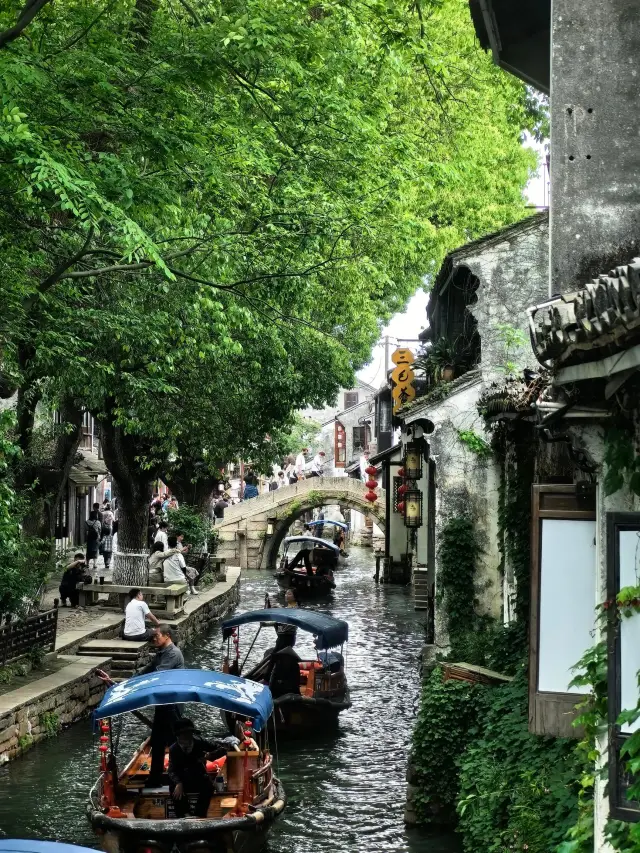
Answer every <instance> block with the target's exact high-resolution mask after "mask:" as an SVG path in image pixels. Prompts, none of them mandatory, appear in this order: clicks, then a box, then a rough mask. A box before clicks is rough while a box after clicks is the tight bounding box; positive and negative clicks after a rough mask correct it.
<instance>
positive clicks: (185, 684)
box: [87, 669, 286, 853]
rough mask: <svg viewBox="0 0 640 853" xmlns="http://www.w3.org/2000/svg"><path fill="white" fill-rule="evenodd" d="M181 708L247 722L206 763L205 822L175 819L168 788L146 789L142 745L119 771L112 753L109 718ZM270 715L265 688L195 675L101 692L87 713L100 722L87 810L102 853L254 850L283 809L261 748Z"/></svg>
mask: <svg viewBox="0 0 640 853" xmlns="http://www.w3.org/2000/svg"><path fill="white" fill-rule="evenodd" d="M185 702H197V703H200V704H204V705H208V706H210V707H213V708H218V709H220V710H222V711H226V712H229V713H232V714H234V716H235V718H236V719H238V720H248V721H249V722H245V723H244V725H245V728H244V733H243V740H242V741H240V745H239V746H237V747H234V748H230V750H229V752H228V753H227V755H226V757H225V756H223V758H222V759H219V760H218V762H216V763H214V764H213V766H211V767H210V766H209V764H207V772H208V773H209V774H210V775H211V776H212V781H214V780H215V781H216V783H219V784H217V787H216V792H215V793H214V794H213V796H212V798H211V802H210V804H209V810H208V812H207V816H206V818H194V817H186V818H177V817H175V811H174V806H173V799H172V797H171V795H170V792H169V787H168V785H163V786H162V787H160V788H147V787H146V783H147V779H148V776H149V769H150V765H151V756H150V747H149V741H148V740H146V741H145V742H144V743H143V744H142V745H141V746H140V748H139V749H137V750H136V751H135V753H134V754H133V756H132V757H131V759H130V760H129V762H128V763H127V764H126V766H125V767H124V768H123V769H122V770H121V771H118V765H117V756H116V754H115V749H114V739H113V736H112V729H111V722H110V720H111V718H112V717H114V716H117V715H120V714H123V713H126V712H135V713H139V709H141V708H146V707H149V706H153V705H166V704H181V703H185ZM272 713H273V701H272V698H271V693H270V692H269V688H268V687H265V686H264V685H261V684H256V683H255V682H254V681H249V680H247V679H244V678H236V677H234V676H232V675H227V674H224V673H220V672H211V671H206V670H201V669H174V670H168V671H163V672H154V673H152V674H150V675H139V676H136V677H135V678H130V679H128V680H127V681H123V682H121V683H120V684H116V685H115V686H114V687H112V688H111V689H110V690H108V691H107V693H106V694H105V696H104V699H103V700H102V702H101V703H100V705H99V707H98V708H97V710H96V711H94V718H95V720H97V721H101V722H100V730H101V733H102V736H101V738H100V741H101V745H100V750H101V768H100V776H99V777H98V780H97V782H96V784H95V785H94V786H93V788H92V789H91V793H90V797H89V800H90V802H89V806H88V809H87V812H88V817H89V821H90V823H91V826H92V827H93V830H94V832H95V833H96V835H98V836H100V838H101V842H102V847H103V849H104V850H106V851H108V853H138V851H142V850H143V849H144V850H145V851H147V850H148V851H149V853H186V851H191V850H193V851H195V850H196V849H197V850H198V851H202V853H214V851H216V853H217V851H224V853H250V852H251V851H257V850H260V849H261V847H262V846H263V844H264V843H265V840H266V836H267V833H268V831H269V829H270V828H271V826H272V824H273V823H274V821H275V820H276V819H277V818H278V816H279V815H280V814H281V813H282V811H283V809H284V808H285V805H286V798H285V794H284V790H283V788H282V785H281V784H280V782H279V781H278V779H277V778H276V777H275V775H274V773H273V765H272V758H271V753H270V752H269V747H268V740H267V737H268V733H267V721H268V719H269V717H270V716H271V715H272ZM220 765H222V766H220ZM214 774H215V775H214ZM220 776H222V780H221V779H220ZM163 781H167V780H166V778H165V780H163ZM222 782H223V783H222ZM187 796H188V797H189V799H191V795H187Z"/></svg>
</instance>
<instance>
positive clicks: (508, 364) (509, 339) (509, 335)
mask: <svg viewBox="0 0 640 853" xmlns="http://www.w3.org/2000/svg"><path fill="white" fill-rule="evenodd" d="M496 328H497V332H498V340H499V341H500V343H501V344H502V348H503V364H502V366H501V370H503V371H504V373H505V375H506V376H515V375H516V374H517V373H518V370H519V368H520V365H519V363H518V358H519V356H521V355H522V353H523V351H524V348H525V346H526V345H527V337H526V335H525V333H524V332H523V331H522V329H517V328H516V327H515V326H512V325H511V324H510V323H498V324H497V327H496Z"/></svg>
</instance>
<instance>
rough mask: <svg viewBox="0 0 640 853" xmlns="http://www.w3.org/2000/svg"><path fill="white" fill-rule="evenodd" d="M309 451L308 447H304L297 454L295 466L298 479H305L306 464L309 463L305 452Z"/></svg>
mask: <svg viewBox="0 0 640 853" xmlns="http://www.w3.org/2000/svg"><path fill="white" fill-rule="evenodd" d="M308 452H309V448H308V447H303V448H302V450H301V451H300V453H298V455H297V456H296V463H295V466H294V472H295V475H296V477H297V478H298V480H304V466H305V465H306V464H307V460H306V459H305V454H306V453H308Z"/></svg>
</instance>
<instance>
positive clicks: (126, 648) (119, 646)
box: [81, 639, 147, 653]
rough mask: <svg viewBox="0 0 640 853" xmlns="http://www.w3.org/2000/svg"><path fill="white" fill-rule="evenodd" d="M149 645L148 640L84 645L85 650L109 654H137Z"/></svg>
mask: <svg viewBox="0 0 640 853" xmlns="http://www.w3.org/2000/svg"><path fill="white" fill-rule="evenodd" d="M146 645H147V641H146V640H142V641H140V642H139V641H137V640H136V641H134V640H118V639H115V640H88V641H87V642H86V643H83V644H82V647H81V648H83V649H91V650H92V651H97V652H99V651H103V652H105V653H107V652H115V651H123V652H137V651H140V649H144V647H145V646H146Z"/></svg>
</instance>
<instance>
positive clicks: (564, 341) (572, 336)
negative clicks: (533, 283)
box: [529, 258, 640, 364]
mask: <svg viewBox="0 0 640 853" xmlns="http://www.w3.org/2000/svg"><path fill="white" fill-rule="evenodd" d="M529 328H530V333H531V344H532V346H533V351H534V352H535V354H536V358H537V359H538V361H540V362H548V361H556V362H559V363H562V364H567V363H570V362H574V361H593V360H595V359H599V358H602V357H603V356H605V355H609V354H610V352H614V351H616V350H619V349H624V348H625V347H626V346H628V345H629V342H630V341H631V339H632V338H636V337H638V336H639V335H640V258H634V259H633V260H632V261H631V263H630V264H627V265H626V266H620V267H616V268H615V269H614V270H611V272H609V273H608V275H601V276H598V279H597V280H594V281H590V282H588V283H587V284H586V285H585V286H584V287H583V288H581V289H580V290H578V291H576V292H574V293H565V294H563V295H562V296H558V297H555V298H553V299H550V300H549V301H548V302H545V303H543V304H542V305H538V306H535V307H533V308H530V309H529Z"/></svg>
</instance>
